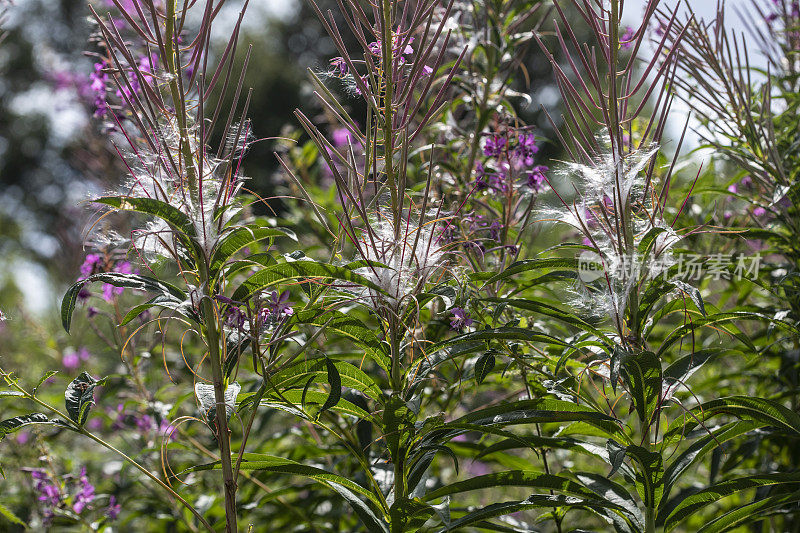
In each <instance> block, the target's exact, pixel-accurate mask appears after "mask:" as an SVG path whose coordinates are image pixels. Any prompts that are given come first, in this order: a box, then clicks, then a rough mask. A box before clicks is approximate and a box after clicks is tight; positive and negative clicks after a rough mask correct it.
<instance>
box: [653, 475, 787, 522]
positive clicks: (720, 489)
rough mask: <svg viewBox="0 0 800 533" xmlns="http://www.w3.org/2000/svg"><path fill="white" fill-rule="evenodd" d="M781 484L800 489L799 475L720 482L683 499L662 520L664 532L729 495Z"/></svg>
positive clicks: (757, 476) (768, 476) (757, 477)
mask: <svg viewBox="0 0 800 533" xmlns="http://www.w3.org/2000/svg"><path fill="white" fill-rule="evenodd" d="M782 484H788V485H790V486H794V488H795V490H797V488H798V487H800V473H798V472H792V473H783V472H782V473H775V474H758V475H754V476H747V477H743V478H738V479H730V480H727V481H722V482H720V483H717V484H715V485H712V486H710V487H708V488H706V489H703V490H701V491H699V492H696V493H694V494H691V495H689V496H687V497H686V498H684V499H683V501H681V502H680V503H679V504H678V506H677V507H675V509H674V510H673V511H672V512H671V513H670V514H669V515H668V516H666V517H664V518H663V520H664V531H665V532H669V531H672V530H673V529H675V527H676V526H677V525H678V524H680V523H681V522H682V521H683V520H685V519H686V518H689V517H690V516H692V515H693V514H695V513H697V512H698V511H699V510H700V509H702V508H703V507H706V506H708V505H712V504H714V503H717V502H718V501H719V500H721V499H722V498H724V497H726V496H730V495H731V494H736V493H738V492H741V491H743V490H748V489H754V488H759V487H769V486H776V485H782Z"/></svg>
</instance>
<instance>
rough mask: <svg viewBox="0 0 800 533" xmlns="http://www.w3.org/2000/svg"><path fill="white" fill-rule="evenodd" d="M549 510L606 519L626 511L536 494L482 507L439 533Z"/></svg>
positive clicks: (588, 501) (572, 498)
mask: <svg viewBox="0 0 800 533" xmlns="http://www.w3.org/2000/svg"><path fill="white" fill-rule="evenodd" d="M547 508H550V509H553V508H579V509H587V510H590V511H594V512H595V513H597V514H600V515H601V516H604V517H605V516H608V515H609V513H615V514H622V512H623V511H624V509H622V508H620V507H619V506H616V505H614V504H612V503H610V502H602V501H600V500H598V499H591V498H590V499H581V498H577V497H575V496H563V495H558V496H543V495H536V494H534V495H533V496H531V497H529V498H528V499H526V500H521V501H508V502H499V503H493V504H490V505H486V506H483V507H480V508H479V509H477V510H475V511H472V512H469V513H467V514H465V515H463V516H461V517H460V518H458V519H457V520H453V521H452V522H451V523H450V525H449V526H447V527H445V528H443V529H440V530H439V531H438V532H437V533H446V532H448V531H459V530H461V528H464V527H466V526H470V525H473V524H476V523H479V522H482V521H484V520H488V519H491V518H496V517H498V516H504V515H507V514H511V513H516V512H519V511H527V510H529V509H547Z"/></svg>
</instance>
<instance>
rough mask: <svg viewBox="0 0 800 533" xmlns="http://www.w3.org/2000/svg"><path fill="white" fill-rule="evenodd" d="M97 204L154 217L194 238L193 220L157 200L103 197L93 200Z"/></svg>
mask: <svg viewBox="0 0 800 533" xmlns="http://www.w3.org/2000/svg"><path fill="white" fill-rule="evenodd" d="M92 202H93V203H96V204H104V205H107V206H110V207H114V208H116V209H122V210H124V211H136V212H139V213H145V214H147V215H153V216H154V217H158V218H160V219H161V220H163V221H164V222H167V223H168V224H169V225H170V226H172V227H173V228H175V229H177V230H179V231H181V232H182V233H185V234H186V235H188V236H190V237H193V236H194V235H195V231H194V226H193V225H192V222H191V220H189V217H188V216H186V214H184V213H183V211H181V210H180V209H178V208H176V207H174V206H172V205H170V204H168V203H166V202H162V201H161V200H156V199H155V198H136V197H131V196H103V197H101V198H97V199H95V200H92Z"/></svg>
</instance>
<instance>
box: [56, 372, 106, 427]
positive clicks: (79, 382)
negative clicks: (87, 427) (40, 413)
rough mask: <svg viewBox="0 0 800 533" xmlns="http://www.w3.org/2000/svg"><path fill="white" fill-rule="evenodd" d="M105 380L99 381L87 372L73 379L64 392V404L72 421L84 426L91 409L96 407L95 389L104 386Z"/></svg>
mask: <svg viewBox="0 0 800 533" xmlns="http://www.w3.org/2000/svg"><path fill="white" fill-rule="evenodd" d="M104 383H105V379H101V380H97V379H94V378H93V377H92V376H90V375H89V374H87V373H86V372H81V375H80V376H78V377H77V378H75V379H73V380H72V382H70V384H69V385H67V390H66V391H65V392H64V404H65V405H66V408H67V414H68V415H69V417H70V419H71V420H72V421H73V422H75V423H76V424H78V425H79V426H82V425H84V424H85V423H86V419H87V418H88V417H89V409H91V407H92V406H93V405H94V389H95V388H96V387H99V386H102V385H103V384H104Z"/></svg>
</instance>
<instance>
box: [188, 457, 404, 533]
mask: <svg viewBox="0 0 800 533" xmlns="http://www.w3.org/2000/svg"><path fill="white" fill-rule="evenodd" d="M233 459H234V460H235V459H236V456H235V455H234V456H233ZM219 468H221V467H220V462H219V461H215V462H213V463H208V464H205V465H198V466H194V467H191V468H189V469H187V470H185V471H184V472H182V473H188V472H197V471H202V470H211V469H219ZM241 469H242V470H245V471H263V472H271V473H274V474H284V475H290V476H302V477H306V478H309V479H312V480H314V481H316V482H318V483H321V484H323V485H326V486H328V487H330V488H331V489H332V490H334V491H336V492H337V493H338V494H339V495H340V496H342V497H343V498H344V499H345V500H346V501H347V502H348V503H349V504H350V506H351V507H352V508H353V510H354V511H355V512H356V514H357V515H358V517H359V518H360V519H361V520H362V521H363V522H364V524H365V525H366V526H367V528H368V531H370V532H373V531H374V532H375V533H389V529H388V527H387V526H386V522H385V521H384V520H382V519H381V518H379V517H378V516H377V515H376V514H375V512H374V511H373V510H372V508H370V507H369V506H368V505H367V504H366V503H365V502H364V501H363V500H362V499H361V498H360V497H359V496H361V497H364V498H366V499H367V501H369V502H370V503H372V504H373V505H375V507H377V508H378V509H382V507H381V503H380V501H379V500H378V499H377V498H376V497H375V495H373V494H372V493H371V492H370V491H369V490H367V489H365V488H364V487H362V486H361V485H359V484H358V483H356V482H354V481H351V480H349V479H348V478H346V477H342V476H339V475H337V474H333V473H331V472H328V471H326V470H323V469H321V468H317V467H313V466H307V465H304V464H301V463H297V462H295V461H291V460H289V459H284V458H283V457H277V456H274V455H267V454H255V453H246V454H244V457H243V460H242V463H241Z"/></svg>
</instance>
